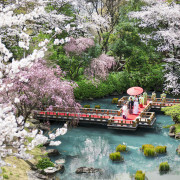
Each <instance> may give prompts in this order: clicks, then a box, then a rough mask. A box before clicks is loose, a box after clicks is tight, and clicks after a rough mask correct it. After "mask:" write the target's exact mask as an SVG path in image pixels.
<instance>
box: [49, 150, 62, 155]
mask: <svg viewBox="0 0 180 180" xmlns="http://www.w3.org/2000/svg"><path fill="white" fill-rule="evenodd" d="M46 152H47V155H48V156H57V155H60V153H59V151H58V150H57V149H48V150H47V151H46Z"/></svg>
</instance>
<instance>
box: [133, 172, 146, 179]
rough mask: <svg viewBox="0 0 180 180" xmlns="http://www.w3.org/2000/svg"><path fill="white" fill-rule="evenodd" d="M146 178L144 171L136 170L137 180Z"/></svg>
mask: <svg viewBox="0 0 180 180" xmlns="http://www.w3.org/2000/svg"><path fill="white" fill-rule="evenodd" d="M144 179H145V173H143V172H142V171H136V174H135V180H144Z"/></svg>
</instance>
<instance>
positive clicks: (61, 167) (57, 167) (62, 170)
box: [55, 164, 65, 173]
mask: <svg viewBox="0 0 180 180" xmlns="http://www.w3.org/2000/svg"><path fill="white" fill-rule="evenodd" d="M55 167H56V169H57V172H60V173H63V172H64V170H65V167H64V165H62V164H56V165H55Z"/></svg>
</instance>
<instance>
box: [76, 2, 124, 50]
mask: <svg viewBox="0 0 180 180" xmlns="http://www.w3.org/2000/svg"><path fill="white" fill-rule="evenodd" d="M124 2H125V1H124V0H106V1H104V0H88V1H86V0H77V1H75V2H74V7H75V10H76V11H77V20H78V22H79V23H80V24H81V28H82V29H83V28H85V29H86V30H89V31H90V32H91V33H92V34H94V35H96V34H98V39H99V43H102V48H103V50H104V51H105V52H107V43H108V40H109V36H110V34H111V33H112V32H113V30H114V27H115V25H116V24H117V23H118V20H119V7H120V5H121V4H122V3H124Z"/></svg>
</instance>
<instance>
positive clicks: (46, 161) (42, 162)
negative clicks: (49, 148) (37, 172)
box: [36, 158, 54, 169]
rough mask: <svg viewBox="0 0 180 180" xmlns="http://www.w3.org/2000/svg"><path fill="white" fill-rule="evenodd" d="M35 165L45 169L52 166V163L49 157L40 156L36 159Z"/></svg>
mask: <svg viewBox="0 0 180 180" xmlns="http://www.w3.org/2000/svg"><path fill="white" fill-rule="evenodd" d="M36 167H37V168H38V169H46V168H48V167H54V163H53V162H51V161H50V160H49V158H42V159H40V160H39V161H38V163H37V165H36Z"/></svg>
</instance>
